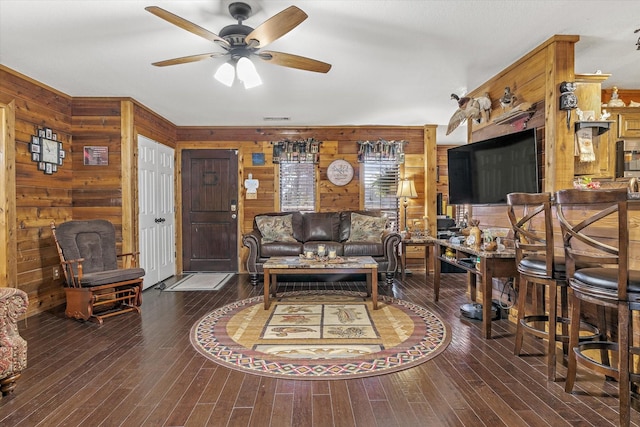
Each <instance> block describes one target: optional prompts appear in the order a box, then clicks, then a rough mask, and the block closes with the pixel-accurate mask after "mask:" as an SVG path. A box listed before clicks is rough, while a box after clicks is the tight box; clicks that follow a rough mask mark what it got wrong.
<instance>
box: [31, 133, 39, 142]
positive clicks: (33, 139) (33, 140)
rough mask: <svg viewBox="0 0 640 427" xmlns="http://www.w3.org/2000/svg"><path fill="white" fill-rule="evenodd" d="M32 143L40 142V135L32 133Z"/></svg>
mask: <svg viewBox="0 0 640 427" xmlns="http://www.w3.org/2000/svg"><path fill="white" fill-rule="evenodd" d="M31 143H32V144H40V137H39V136H37V135H31Z"/></svg>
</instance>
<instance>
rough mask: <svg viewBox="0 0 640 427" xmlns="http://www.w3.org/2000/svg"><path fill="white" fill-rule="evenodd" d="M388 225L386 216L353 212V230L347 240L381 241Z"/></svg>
mask: <svg viewBox="0 0 640 427" xmlns="http://www.w3.org/2000/svg"><path fill="white" fill-rule="evenodd" d="M386 227H387V219H386V218H384V217H377V216H369V215H360V214H357V213H351V232H350V233H349V239H347V242H376V243H377V242H380V240H381V238H382V233H383V232H384V229H385V228H386Z"/></svg>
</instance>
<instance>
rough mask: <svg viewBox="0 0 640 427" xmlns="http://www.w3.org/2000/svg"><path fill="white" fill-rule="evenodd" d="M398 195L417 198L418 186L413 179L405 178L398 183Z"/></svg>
mask: <svg viewBox="0 0 640 427" xmlns="http://www.w3.org/2000/svg"><path fill="white" fill-rule="evenodd" d="M396 197H404V198H408V199H415V198H416V197H418V193H417V192H416V186H415V184H414V183H413V180H411V179H403V180H402V181H400V182H399V183H398V192H397V193H396Z"/></svg>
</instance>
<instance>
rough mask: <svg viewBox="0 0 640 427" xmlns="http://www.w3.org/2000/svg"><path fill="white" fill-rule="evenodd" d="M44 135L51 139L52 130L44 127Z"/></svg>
mask: <svg viewBox="0 0 640 427" xmlns="http://www.w3.org/2000/svg"><path fill="white" fill-rule="evenodd" d="M44 137H45V138H47V139H51V138H52V137H53V131H52V130H51V128H44Z"/></svg>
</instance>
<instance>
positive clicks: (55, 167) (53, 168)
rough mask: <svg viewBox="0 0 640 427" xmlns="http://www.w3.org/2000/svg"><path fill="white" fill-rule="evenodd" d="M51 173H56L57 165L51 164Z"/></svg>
mask: <svg viewBox="0 0 640 427" xmlns="http://www.w3.org/2000/svg"><path fill="white" fill-rule="evenodd" d="M51 172H58V165H55V164H53V163H52V164H51Z"/></svg>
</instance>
